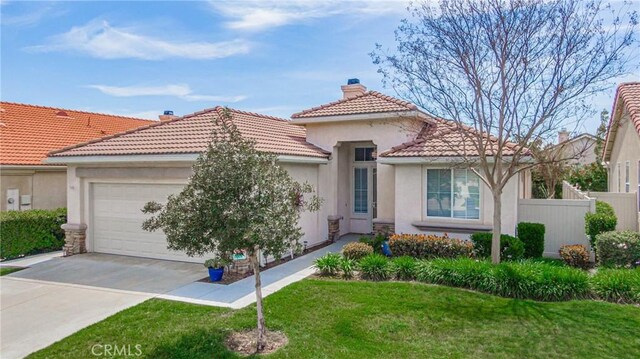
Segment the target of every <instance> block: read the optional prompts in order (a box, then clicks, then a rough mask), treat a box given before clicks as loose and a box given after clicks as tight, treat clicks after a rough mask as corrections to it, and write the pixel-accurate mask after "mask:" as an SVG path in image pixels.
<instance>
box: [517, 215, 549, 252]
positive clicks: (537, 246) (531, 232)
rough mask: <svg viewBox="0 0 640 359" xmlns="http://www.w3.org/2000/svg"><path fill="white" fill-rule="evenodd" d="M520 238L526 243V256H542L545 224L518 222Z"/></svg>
mask: <svg viewBox="0 0 640 359" xmlns="http://www.w3.org/2000/svg"><path fill="white" fill-rule="evenodd" d="M518 239H519V240H521V241H522V243H523V244H524V257H525V258H540V257H542V253H543V252H544V224H542V223H527V222H520V223H518Z"/></svg>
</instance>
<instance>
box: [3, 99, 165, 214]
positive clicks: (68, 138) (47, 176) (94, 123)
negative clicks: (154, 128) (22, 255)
mask: <svg viewBox="0 0 640 359" xmlns="http://www.w3.org/2000/svg"><path fill="white" fill-rule="evenodd" d="M151 122H152V121H149V120H143V119H139V118H131V117H123V116H115V115H106V114H102V113H92V112H84V111H74V110H67V109H61V108H53V107H45V106H35V105H25V104H21V103H13V102H4V101H3V102H0V143H1V145H2V151H0V184H1V187H2V188H1V189H0V193H1V199H0V201H1V204H0V210H2V211H6V210H16V211H20V210H27V209H55V208H60V207H66V205H67V191H66V188H67V167H66V166H65V165H64V164H45V163H43V160H44V159H46V158H47V154H48V153H49V151H52V150H55V149H59V148H62V147H65V146H69V145H72V144H76V143H80V142H85V141H89V140H92V139H96V138H101V137H104V136H106V135H112V134H114V133H120V132H122V131H126V130H128V129H132V128H136V127H140V126H144V125H146V124H149V123H151Z"/></svg>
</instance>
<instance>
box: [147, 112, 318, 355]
mask: <svg viewBox="0 0 640 359" xmlns="http://www.w3.org/2000/svg"><path fill="white" fill-rule="evenodd" d="M214 122H215V123H214V130H213V136H212V141H211V142H210V144H209V145H208V147H207V150H206V151H204V152H203V153H202V154H201V155H200V156H199V157H198V159H197V160H196V162H195V164H194V165H193V174H192V176H191V177H190V178H189V182H188V184H187V185H186V186H185V188H184V189H183V190H182V191H181V192H180V193H179V194H176V195H171V196H169V197H168V200H167V203H166V205H164V206H163V205H160V204H159V203H157V202H149V203H147V204H146V205H145V207H144V208H143V210H142V211H143V212H144V213H150V214H153V216H151V217H150V218H148V219H147V220H146V221H145V222H144V223H143V226H142V227H143V228H144V229H145V230H148V231H155V230H158V229H161V230H162V231H163V232H164V233H165V235H166V237H167V242H168V248H169V249H173V250H179V251H184V252H186V253H187V255H190V256H195V255H214V254H215V255H218V256H220V255H222V256H229V255H230V253H233V252H235V251H245V252H246V253H247V255H248V256H249V258H250V259H251V263H252V267H253V270H254V275H255V289H256V304H257V318H258V323H257V325H258V338H257V348H256V350H257V351H258V352H259V351H261V350H262V349H263V348H264V347H265V345H266V336H265V334H266V329H265V321H264V312H263V304H262V290H261V282H260V261H259V258H260V257H259V256H260V255H264V256H265V257H266V256H269V255H272V256H275V257H278V256H281V255H282V254H283V253H284V252H286V251H287V250H290V249H292V248H295V247H296V246H297V245H298V240H299V239H300V238H301V236H302V234H303V233H302V230H301V228H300V226H299V225H298V220H299V218H300V213H301V211H303V210H311V211H316V210H318V209H319V206H320V202H321V200H320V198H318V197H317V196H316V195H315V192H314V189H313V187H312V186H311V185H309V184H307V183H302V184H301V183H298V182H296V181H294V180H293V179H292V178H291V176H290V175H289V174H288V172H287V171H286V170H285V169H284V168H282V167H281V166H279V165H278V162H277V156H276V155H274V154H271V153H266V152H261V151H258V150H256V148H255V143H254V141H252V140H250V139H246V138H243V137H242V136H241V134H240V132H239V130H238V129H237V128H236V127H235V125H234V124H233V121H232V115H231V113H230V112H229V111H227V110H225V111H224V114H223V115H222V116H220V117H219V118H218V117H216V119H215V120H214Z"/></svg>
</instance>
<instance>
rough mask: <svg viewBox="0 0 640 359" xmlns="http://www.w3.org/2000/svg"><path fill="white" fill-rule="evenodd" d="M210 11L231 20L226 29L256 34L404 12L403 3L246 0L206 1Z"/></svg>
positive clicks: (392, 0)
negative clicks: (305, 23) (325, 20)
mask: <svg viewBox="0 0 640 359" xmlns="http://www.w3.org/2000/svg"><path fill="white" fill-rule="evenodd" d="M209 4H210V5H211V7H212V9H213V10H214V11H216V12H217V13H220V14H222V15H223V16H225V17H228V18H231V19H232V20H230V21H228V22H226V24H225V25H226V26H227V27H228V28H230V29H236V30H247V31H258V30H264V29H268V28H273V27H278V26H283V25H287V24H291V23H297V22H303V21H306V20H309V19H319V18H323V17H330V16H335V15H352V16H353V15H355V16H380V15H385V14H389V13H403V12H405V11H406V6H407V4H408V1H407V0H376V1H346V0H313V1H311V0H247V1H234V2H223V1H210V2H209Z"/></svg>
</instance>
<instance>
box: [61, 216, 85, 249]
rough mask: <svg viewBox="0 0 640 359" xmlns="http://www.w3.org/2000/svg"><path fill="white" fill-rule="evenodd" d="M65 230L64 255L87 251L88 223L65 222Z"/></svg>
mask: <svg viewBox="0 0 640 359" xmlns="http://www.w3.org/2000/svg"><path fill="white" fill-rule="evenodd" d="M62 229H63V230H64V242H65V243H64V247H63V249H62V250H63V255H64V256H65V257H68V256H72V255H74V254H80V253H86V252H87V246H86V243H85V242H86V238H87V225H86V224H84V223H80V224H74V223H65V224H63V225H62Z"/></svg>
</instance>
